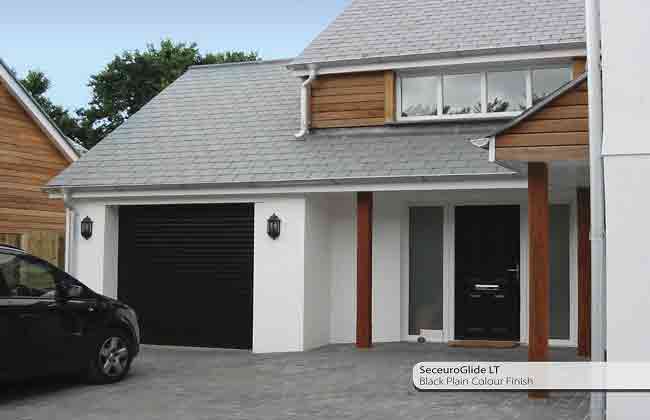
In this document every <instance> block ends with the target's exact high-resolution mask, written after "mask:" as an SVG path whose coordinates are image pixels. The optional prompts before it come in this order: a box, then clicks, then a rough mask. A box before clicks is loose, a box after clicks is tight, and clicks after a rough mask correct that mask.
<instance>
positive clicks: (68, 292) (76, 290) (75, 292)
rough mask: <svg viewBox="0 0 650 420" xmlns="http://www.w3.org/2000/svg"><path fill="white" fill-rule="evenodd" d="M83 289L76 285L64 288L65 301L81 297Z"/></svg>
mask: <svg viewBox="0 0 650 420" xmlns="http://www.w3.org/2000/svg"><path fill="white" fill-rule="evenodd" d="M83 292H84V288H83V287H81V286H79V285H78V284H73V285H70V286H68V287H66V288H65V293H64V297H65V298H66V299H74V298H78V297H81V295H83Z"/></svg>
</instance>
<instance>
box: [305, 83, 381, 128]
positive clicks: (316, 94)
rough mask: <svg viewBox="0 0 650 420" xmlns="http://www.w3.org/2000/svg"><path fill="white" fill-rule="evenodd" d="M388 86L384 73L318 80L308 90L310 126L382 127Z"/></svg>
mask: <svg viewBox="0 0 650 420" xmlns="http://www.w3.org/2000/svg"><path fill="white" fill-rule="evenodd" d="M387 83H388V82H387V80H386V76H385V74H384V72H371V73H355V74H343V75H338V74H337V75H324V76H319V77H318V78H317V79H316V80H315V81H314V83H313V84H312V88H311V126H312V127H313V128H333V127H363V126H377V125H383V124H384V122H385V121H386V117H385V113H386V109H385V102H386V86H387Z"/></svg>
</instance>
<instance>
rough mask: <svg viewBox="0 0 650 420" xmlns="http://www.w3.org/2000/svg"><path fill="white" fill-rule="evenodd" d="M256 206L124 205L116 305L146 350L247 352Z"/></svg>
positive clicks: (122, 208)
mask: <svg viewBox="0 0 650 420" xmlns="http://www.w3.org/2000/svg"><path fill="white" fill-rule="evenodd" d="M253 212H254V208H253V204H218V205H215V204H209V205H208V204H206V205H203V204H197V205H194V204H193V205H165V206H122V207H121V208H120V230H119V253H118V261H119V272H118V276H119V279H118V296H119V299H120V300H122V301H123V302H125V303H127V304H128V305H130V306H132V307H133V308H134V309H135V310H136V311H137V313H138V317H139V319H140V324H141V329H142V342H143V343H147V344H161V345H176V346H200V347H221V348H237V349H250V348H252V342H253Z"/></svg>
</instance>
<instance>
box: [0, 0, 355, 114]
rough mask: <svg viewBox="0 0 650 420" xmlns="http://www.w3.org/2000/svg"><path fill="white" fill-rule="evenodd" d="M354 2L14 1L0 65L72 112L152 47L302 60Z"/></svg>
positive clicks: (0, 20) (0, 44) (5, 20)
mask: <svg viewBox="0 0 650 420" xmlns="http://www.w3.org/2000/svg"><path fill="white" fill-rule="evenodd" d="M348 3H349V0H305V1H299V0H293V1H292V0H239V1H233V0H228V1H223V0H212V1H209V0H175V1H172V2H170V1H166V0H157V1H153V0H130V1H125V0H109V1H102V2H93V1H88V0H84V1H80V0H64V1H51V0H47V1H44V0H34V1H29V2H27V1H18V0H9V1H8V2H7V4H3V6H2V13H1V14H0V58H2V59H3V60H4V61H5V63H7V64H8V65H9V66H10V67H11V68H13V69H15V70H16V71H17V72H18V75H19V76H20V77H22V76H24V75H25V73H26V72H27V71H28V70H29V69H38V70H41V71H43V72H44V73H45V74H46V75H47V76H48V78H49V79H50V81H51V82H52V87H51V89H50V91H48V96H49V97H50V99H52V101H53V102H54V103H55V104H58V105H62V106H64V107H65V108H68V109H70V110H74V109H76V108H78V107H81V106H85V105H86V104H87V102H88V100H89V98H90V91H89V89H88V87H87V83H88V80H89V77H90V75H91V74H95V73H97V72H99V71H100V70H101V69H102V68H103V67H104V66H105V65H106V64H108V62H109V61H111V60H112V58H113V57H114V56H115V55H116V54H119V53H121V52H122V51H123V50H134V49H141V50H142V49H144V48H145V47H146V45H147V43H156V44H157V43H159V42H160V40H162V39H165V38H171V39H173V40H174V41H185V42H196V43H197V44H198V47H199V49H200V50H201V51H202V52H204V53H205V52H219V51H225V50H244V51H257V52H259V54H260V55H261V57H262V58H263V59H274V58H290V57H294V56H296V55H297V54H299V53H300V52H301V51H302V49H303V48H304V47H306V46H307V44H309V42H310V41H311V40H312V39H313V38H314V37H315V36H316V35H318V33H319V32H320V31H321V30H323V29H324V28H325V26H327V24H328V23H329V22H330V21H331V20H333V19H334V18H335V17H336V16H337V15H338V14H339V13H340V12H341V11H342V10H343V9H344V7H345V6H346V5H347V4H348Z"/></svg>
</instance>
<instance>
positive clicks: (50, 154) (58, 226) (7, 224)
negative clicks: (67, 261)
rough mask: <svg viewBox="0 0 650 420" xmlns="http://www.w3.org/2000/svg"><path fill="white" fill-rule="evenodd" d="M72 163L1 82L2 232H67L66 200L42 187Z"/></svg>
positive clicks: (0, 229) (0, 189)
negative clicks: (55, 198) (50, 195)
mask: <svg viewBox="0 0 650 420" xmlns="http://www.w3.org/2000/svg"><path fill="white" fill-rule="evenodd" d="M68 164H69V162H68V161H67V159H66V158H65V157H64V156H63V155H62V154H61V153H60V152H59V151H58V150H57V149H56V148H55V147H54V145H53V144H52V142H51V141H50V139H49V138H48V137H47V136H46V135H45V133H43V131H42V130H41V129H40V127H39V126H38V125H37V124H36V123H35V122H34V121H33V120H32V118H31V117H30V116H29V115H28V114H27V113H26V112H25V110H24V109H23V107H22V106H21V105H20V104H19V103H18V102H17V101H16V99H15V98H14V97H13V96H12V95H11V94H10V93H9V91H8V90H7V88H6V87H5V86H4V85H3V84H2V83H0V232H2V233H7V234H9V233H27V232H33V231H58V232H63V231H64V230H65V210H64V207H63V202H62V201H60V200H56V201H55V200H51V199H50V198H49V197H48V195H47V194H45V193H44V192H43V191H42V188H43V187H44V186H45V184H47V182H48V181H49V180H50V179H51V178H52V177H54V176H55V175H56V174H58V173H59V172H61V171H62V170H63V169H65V168H66V167H67V166H68Z"/></svg>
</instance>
